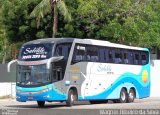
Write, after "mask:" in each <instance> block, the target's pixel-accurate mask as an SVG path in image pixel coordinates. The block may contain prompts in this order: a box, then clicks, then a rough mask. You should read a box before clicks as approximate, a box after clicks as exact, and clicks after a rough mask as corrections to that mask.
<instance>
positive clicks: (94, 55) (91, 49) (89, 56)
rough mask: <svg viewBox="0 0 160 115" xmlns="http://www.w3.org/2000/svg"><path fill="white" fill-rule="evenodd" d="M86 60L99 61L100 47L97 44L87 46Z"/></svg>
mask: <svg viewBox="0 0 160 115" xmlns="http://www.w3.org/2000/svg"><path fill="white" fill-rule="evenodd" d="M86 51H87V53H86V60H87V61H91V62H98V61H99V56H98V49H97V47H96V46H87V47H86Z"/></svg>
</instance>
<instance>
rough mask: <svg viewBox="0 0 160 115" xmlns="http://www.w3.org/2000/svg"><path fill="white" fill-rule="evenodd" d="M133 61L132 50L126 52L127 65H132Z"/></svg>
mask: <svg viewBox="0 0 160 115" xmlns="http://www.w3.org/2000/svg"><path fill="white" fill-rule="evenodd" d="M133 59H134V56H133V51H132V50H128V61H129V62H128V64H134V63H133Z"/></svg>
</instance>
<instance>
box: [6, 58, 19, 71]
mask: <svg viewBox="0 0 160 115" xmlns="http://www.w3.org/2000/svg"><path fill="white" fill-rule="evenodd" d="M15 62H17V59H16V60H12V61H10V62H9V63H8V65H7V72H10V71H11V70H10V69H11V65H12V64H13V63H15Z"/></svg>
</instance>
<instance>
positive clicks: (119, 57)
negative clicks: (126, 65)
mask: <svg viewBox="0 0 160 115" xmlns="http://www.w3.org/2000/svg"><path fill="white" fill-rule="evenodd" d="M122 62H123V60H122V51H121V49H116V50H115V58H114V63H117V64H121V63H122Z"/></svg>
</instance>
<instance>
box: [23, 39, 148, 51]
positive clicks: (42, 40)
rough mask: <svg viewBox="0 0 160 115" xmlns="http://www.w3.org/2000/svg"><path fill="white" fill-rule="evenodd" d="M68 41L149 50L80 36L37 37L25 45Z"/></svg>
mask: <svg viewBox="0 0 160 115" xmlns="http://www.w3.org/2000/svg"><path fill="white" fill-rule="evenodd" d="M66 42H75V43H82V44H91V45H99V46H108V47H115V48H124V49H134V50H145V51H149V50H148V49H147V48H141V47H134V46H127V45H122V44H116V43H111V42H109V41H104V40H94V39H79V38H45V39H37V40H33V41H29V42H26V43H25V44H24V45H27V44H39V43H66Z"/></svg>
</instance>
